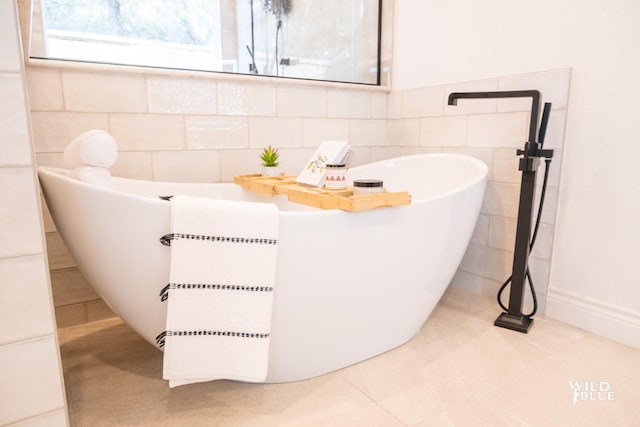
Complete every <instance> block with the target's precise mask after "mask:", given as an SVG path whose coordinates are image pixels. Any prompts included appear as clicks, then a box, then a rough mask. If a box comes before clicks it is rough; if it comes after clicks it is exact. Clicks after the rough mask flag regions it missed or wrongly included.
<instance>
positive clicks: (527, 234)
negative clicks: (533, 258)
mask: <svg viewBox="0 0 640 427" xmlns="http://www.w3.org/2000/svg"><path fill="white" fill-rule="evenodd" d="M482 98H531V116H530V121H529V139H528V141H527V142H525V145H524V149H522V150H520V149H519V150H517V151H516V154H517V155H518V156H521V157H520V161H519V166H518V169H519V170H520V171H521V172H522V179H521V184H520V201H519V205H518V220H517V225H516V241H515V248H514V254H513V267H512V274H511V277H509V278H508V279H507V281H506V282H504V284H503V285H502V287H501V288H500V291H499V292H498V303H499V304H500V306H501V307H502V308H503V309H505V312H503V313H502V314H500V316H498V318H497V319H496V321H495V322H494V325H495V326H499V327H502V328H507V329H512V330H514V331H518V332H524V333H527V332H528V331H529V328H530V327H531V325H532V324H533V319H532V318H531V316H533V315H534V314H535V312H536V309H537V300H536V296H535V290H534V289H533V282H532V280H531V275H530V273H529V266H528V260H529V253H530V251H531V248H532V247H533V243H534V241H535V236H536V235H537V231H538V225H539V223H540V213H541V211H542V206H543V202H544V194H545V189H546V184H547V178H548V171H549V162H550V159H551V157H553V150H544V149H542V146H543V143H544V138H545V135H546V130H547V124H548V122H549V114H550V111H551V104H550V103H545V105H544V110H543V115H542V121H541V123H540V130H539V132H537V130H538V113H539V109H540V107H539V104H540V92H539V91H537V90H516V91H498V92H453V93H451V94H449V99H448V104H449V105H457V104H458V100H459V99H482ZM536 133H538V141H536ZM540 158H545V159H547V167H546V168H545V175H544V183H543V190H542V196H541V197H540V204H539V208H538V218H537V220H536V226H535V230H534V233H533V238H532V234H531V222H532V221H531V219H532V217H533V201H534V198H535V185H536V173H537V170H538V164H539V163H540ZM527 279H528V280H529V284H530V286H531V292H532V295H533V301H534V309H533V311H532V312H531V313H529V314H523V312H522V308H523V305H524V296H525V293H524V291H525V281H526V280H527ZM509 282H511V291H510V293H509V307H508V308H507V307H505V306H504V305H503V304H502V302H501V300H500V296H501V294H502V291H503V290H504V288H505V287H506V286H507V284H509Z"/></svg>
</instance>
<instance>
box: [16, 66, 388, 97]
mask: <svg viewBox="0 0 640 427" xmlns="http://www.w3.org/2000/svg"><path fill="white" fill-rule="evenodd" d="M25 63H26V64H25V65H26V66H27V67H32V68H49V69H56V70H62V71H76V72H88V73H94V72H95V73H104V72H113V73H118V74H134V75H138V76H140V75H141V76H161V77H179V78H211V79H212V80H220V81H230V82H237V83H264V84H272V85H275V86H289V85H292V86H312V87H324V88H337V89H345V90H364V91H374V92H390V91H391V87H389V86H376V85H370V84H357V83H342V82H332V81H325V80H306V79H298V78H283V77H271V76H261V75H256V76H253V75H247V74H233V73H222V72H215V71H195V70H178V69H170V68H154V67H138V66H133V65H112V64H100V63H89V62H75V61H60V60H55V59H41V58H26V59H25Z"/></svg>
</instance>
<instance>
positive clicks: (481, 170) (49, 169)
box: [37, 153, 489, 215]
mask: <svg viewBox="0 0 640 427" xmlns="http://www.w3.org/2000/svg"><path fill="white" fill-rule="evenodd" d="M421 157H429V158H438V157H448V158H459V159H463V160H464V161H465V162H469V163H471V164H472V165H474V167H476V168H477V171H476V173H475V174H474V175H473V179H468V180H465V181H464V182H463V183H462V184H459V185H457V186H454V187H453V188H451V189H449V190H447V191H444V192H440V193H438V194H436V195H432V196H429V197H423V198H419V199H418V198H416V197H415V196H413V195H412V199H411V204H410V205H407V206H396V207H395V208H396V209H398V208H400V209H401V208H407V207H408V206H411V205H414V204H422V203H428V202H430V201H434V200H438V199H441V198H445V197H448V196H450V195H452V194H454V193H457V192H460V191H464V190H465V189H466V188H469V187H472V186H474V185H476V184H477V182H479V181H482V180H486V179H487V175H488V172H489V167H488V166H487V164H486V163H485V162H483V161H482V160H480V159H478V158H476V157H473V156H470V155H467V154H458V153H422V154H411V155H406V156H396V157H391V158H388V159H383V160H377V161H374V162H370V163H365V164H362V165H358V166H354V167H352V168H350V169H349V171H354V172H357V171H358V169H360V168H365V167H368V166H379V165H383V164H387V163H391V162H396V161H398V160H404V159H407V160H409V159H416V158H421ZM37 170H38V174H39V173H41V172H42V173H45V174H54V175H57V176H60V177H61V179H63V180H69V181H72V182H74V183H75V184H77V185H80V186H85V187H86V188H92V189H93V190H94V191H98V192H104V193H112V194H113V193H117V194H120V195H122V196H123V197H130V198H132V199H133V200H136V199H139V200H140V201H144V202H145V203H157V204H158V205H165V203H166V201H165V200H162V199H160V198H159V196H158V197H157V198H154V197H152V196H147V195H140V194H135V193H131V192H127V191H126V190H121V189H117V188H106V187H101V186H99V185H95V184H91V183H87V182H84V181H80V180H79V179H77V178H74V177H72V176H70V175H69V173H70V170H69V169H66V168H63V167H57V166H38V168H37ZM111 179H112V180H113V181H114V183H123V184H124V186H126V185H127V182H131V181H135V182H144V183H145V184H149V185H157V186H162V185H168V186H172V185H194V186H210V185H216V186H236V185H237V184H234V183H233V182H177V181H155V180H148V179H138V178H126V177H120V176H112V177H111ZM245 191H246V190H245ZM196 197H197V196H196ZM273 197H286V196H273ZM287 202H288V201H287ZM251 203H256V202H251ZM257 203H260V202H257ZM288 203H290V204H292V206H300V204H298V203H295V202H288ZM304 206H306V205H304ZM306 207H307V208H309V209H303V210H295V209H294V210H288V209H287V210H282V209H279V211H280V214H281V215H310V214H315V215H317V214H319V213H321V214H323V215H334V214H336V213H339V212H345V211H342V210H340V209H321V208H315V207H312V206H306ZM348 213H350V214H356V213H358V212H348Z"/></svg>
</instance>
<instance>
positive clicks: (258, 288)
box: [169, 283, 273, 292]
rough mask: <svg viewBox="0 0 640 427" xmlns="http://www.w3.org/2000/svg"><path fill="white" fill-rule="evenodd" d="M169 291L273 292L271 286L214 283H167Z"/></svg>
mask: <svg viewBox="0 0 640 427" xmlns="http://www.w3.org/2000/svg"><path fill="white" fill-rule="evenodd" d="M169 288H170V289H215V290H221V291H248V292H273V287H271V286H243V285H219V284H216V283H211V284H210V283H169Z"/></svg>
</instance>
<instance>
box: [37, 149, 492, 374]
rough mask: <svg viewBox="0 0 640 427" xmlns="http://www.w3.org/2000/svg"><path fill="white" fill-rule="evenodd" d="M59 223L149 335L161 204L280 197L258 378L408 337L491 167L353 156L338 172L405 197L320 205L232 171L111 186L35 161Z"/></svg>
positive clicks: (152, 333) (94, 279)
mask: <svg viewBox="0 0 640 427" xmlns="http://www.w3.org/2000/svg"><path fill="white" fill-rule="evenodd" d="M38 173H39V179H40V183H41V185H42V189H43V192H44V195H45V198H46V202H47V205H48V207H49V209H50V212H51V215H52V217H53V220H54V222H55V224H56V227H57V229H58V231H59V233H60V235H61V236H62V238H63V240H64V242H65V243H66V245H67V246H68V248H69V250H70V252H71V254H72V255H73V257H74V258H75V260H76V262H77V264H78V267H79V268H80V270H81V271H82V273H83V274H84V276H85V277H86V279H87V280H88V282H89V283H90V284H91V286H92V287H93V288H94V289H95V290H96V292H97V293H98V294H99V295H100V296H101V297H102V298H103V299H104V300H105V302H106V303H107V304H108V305H109V306H110V307H111V308H112V309H113V311H114V312H115V313H117V314H118V315H119V316H120V317H121V318H122V319H123V320H124V321H125V322H126V323H127V324H128V325H129V326H130V327H131V328H132V329H133V330H135V331H136V332H137V333H138V334H140V335H141V336H142V337H143V338H145V339H146V340H147V341H149V342H150V343H152V344H153V345H155V346H157V344H156V341H155V338H156V336H157V335H158V334H159V333H161V332H162V331H164V329H165V318H166V304H167V303H166V302H162V301H161V299H160V296H159V295H160V291H161V290H162V288H163V287H164V286H165V285H166V284H167V283H168V278H169V253H170V248H169V247H167V246H163V245H162V244H161V243H160V241H159V239H160V237H161V236H163V235H165V234H167V233H169V232H170V231H169V226H170V214H171V207H170V203H169V202H167V201H165V200H162V199H160V198H159V196H166V195H176V194H186V195H192V196H201V197H212V198H220V199H232V200H246V201H253V202H255V201H258V202H264V203H275V204H276V205H277V206H278V208H279V210H280V239H279V243H278V264H277V273H276V285H275V291H274V296H273V318H272V326H271V341H270V349H269V368H268V375H267V380H266V381H267V382H286V381H295V380H302V379H305V378H310V377H314V376H318V375H321V374H324V373H327V372H330V371H333V370H336V369H339V368H342V367H345V366H348V365H350V364H353V363H356V362H359V361H362V360H364V359H367V358H370V357H372V356H375V355H377V354H380V353H383V352H385V351H387V350H390V349H392V348H394V347H397V346H399V345H401V344H403V343H405V342H406V341H408V340H410V339H411V338H412V337H413V336H414V335H415V334H416V333H417V332H418V330H419V329H420V327H421V326H422V325H423V323H424V322H425V320H426V319H427V317H428V316H429V315H430V314H431V311H432V310H433V308H434V306H435V305H436V304H437V302H438V300H439V299H440V297H441V296H442V294H443V293H444V291H445V289H446V288H447V286H448V284H449V282H450V281H451V279H452V277H453V275H454V273H455V271H456V269H457V268H458V265H459V263H460V261H461V260H462V256H463V255H464V252H465V250H466V248H467V245H468V243H469V240H470V238H471V234H472V232H473V229H474V227H475V223H476V220H477V218H478V214H479V212H480V207H481V204H482V199H483V196H484V190H485V185H486V176H487V166H486V165H485V164H484V163H483V162H481V161H479V160H477V159H474V158H472V157H468V156H462V155H454V154H425V155H415V156H407V157H399V158H395V159H390V160H385V161H381V162H376V163H371V164H367V165H363V166H358V167H354V168H352V169H350V170H349V172H348V174H347V181H350V180H353V179H357V178H377V179H383V180H384V185H385V187H386V188H387V190H388V191H403V190H407V191H409V192H410V193H411V196H412V202H411V204H410V205H406V206H398V207H386V208H378V209H374V210H370V211H364V212H344V211H340V210H321V209H316V208H311V207H307V206H304V205H299V204H295V203H292V202H289V201H288V200H287V199H286V196H275V197H270V196H263V195H260V194H256V193H251V192H248V191H245V190H243V189H242V188H241V187H239V186H237V185H235V184H230V183H215V184H202V183H197V184H184V183H163V182H151V181H139V180H131V179H124V178H115V177H114V178H113V179H112V180H113V187H114V188H113V189H105V188H100V187H98V186H94V185H91V184H87V183H84V182H81V181H78V180H76V179H74V178H71V177H69V176H68V175H69V172H68V171H67V170H65V169H58V168H52V167H40V168H39V169H38Z"/></svg>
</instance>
